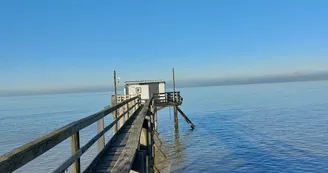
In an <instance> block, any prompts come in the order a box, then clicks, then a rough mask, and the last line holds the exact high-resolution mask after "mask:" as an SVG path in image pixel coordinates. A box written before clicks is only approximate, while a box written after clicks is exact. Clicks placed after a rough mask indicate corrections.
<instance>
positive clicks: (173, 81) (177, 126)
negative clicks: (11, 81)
mask: <svg viewBox="0 0 328 173" xmlns="http://www.w3.org/2000/svg"><path fill="white" fill-rule="evenodd" d="M172 87H173V104H174V106H173V108H174V129H179V119H178V110H177V107H176V103H175V100H176V98H175V76H174V68H172Z"/></svg>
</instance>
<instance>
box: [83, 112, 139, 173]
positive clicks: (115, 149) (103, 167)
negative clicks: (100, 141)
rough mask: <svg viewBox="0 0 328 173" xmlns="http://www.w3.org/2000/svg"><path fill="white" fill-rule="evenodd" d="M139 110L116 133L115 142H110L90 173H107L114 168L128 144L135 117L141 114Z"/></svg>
mask: <svg viewBox="0 0 328 173" xmlns="http://www.w3.org/2000/svg"><path fill="white" fill-rule="evenodd" d="M141 109H142V108H140V109H139V111H138V112H136V113H135V114H134V115H132V117H131V118H130V119H129V120H128V121H127V122H126V123H125V125H124V126H123V127H122V128H121V129H120V130H119V131H118V132H117V135H116V138H115V140H113V141H112V142H111V144H110V145H109V147H108V148H107V149H105V152H103V154H102V155H101V156H100V158H99V159H98V162H97V163H95V166H94V167H93V168H91V169H90V171H87V172H90V173H108V172H110V170H111V169H112V168H113V167H114V165H115V164H116V162H117V160H118V159H119V157H120V155H121V154H122V152H123V151H124V148H125V146H126V144H127V142H128V139H129V136H130V134H131V131H130V130H131V129H132V128H133V127H134V126H133V123H134V121H135V120H136V117H137V115H138V114H139V113H140V112H141Z"/></svg>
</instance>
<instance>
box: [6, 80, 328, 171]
mask: <svg viewBox="0 0 328 173" xmlns="http://www.w3.org/2000/svg"><path fill="white" fill-rule="evenodd" d="M180 91H181V94H182V95H183V97H184V103H183V105H182V106H181V109H182V110H183V111H184V112H185V113H186V114H187V115H188V116H189V118H190V119H191V120H192V121H193V123H194V124H195V125H196V128H195V129H194V130H193V131H191V130H190V129H189V127H188V125H187V124H186V123H185V122H184V120H183V119H181V118H180V121H179V127H180V130H179V132H178V133H175V132H174V130H173V115H172V110H170V109H164V110H161V111H160V112H159V133H160V139H161V140H162V142H163V146H162V149H163V150H164V152H165V153H166V154H167V156H168V158H169V160H170V163H171V166H170V170H171V172H195V173H196V172H323V173H324V172H328V125H327V124H328V82H303V83H281V84H258V85H239V86H219V87H203V88H182V89H180ZM109 102H110V93H81V94H59V95H39V96H22V97H3V98H0V154H3V153H5V152H8V151H9V150H11V149H14V148H15V147H17V146H20V145H22V144H24V143H26V142H28V141H30V140H33V139H35V138H36V137H39V136H42V135H45V134H47V133H49V132H51V131H52V130H55V129H56V128H58V127H60V126H63V125H65V124H67V123H69V122H72V121H74V120H77V119H79V118H82V117H85V116H86V115H89V114H91V113H94V112H96V111H98V110H101V109H102V108H103V107H104V106H106V105H107V104H109ZM105 121H106V123H107V124H108V123H109V122H110V121H111V119H110V117H109V118H108V119H106V120H105ZM94 134H96V126H95V125H93V126H90V127H89V128H87V129H84V130H83V131H82V132H81V135H82V137H81V141H82V144H85V143H86V141H87V140H88V139H90V138H91V137H92V135H94ZM110 136H111V134H110V133H109V134H107V136H106V137H107V138H106V140H108V139H109V138H110ZM68 146H69V143H68V141H65V142H64V143H63V144H60V145H59V146H57V147H55V148H54V149H52V150H51V151H50V152H49V153H47V154H45V155H42V156H41V157H39V158H38V159H36V160H34V161H33V162H31V163H30V164H27V165H26V166H24V167H22V168H21V169H19V170H18V171H17V172H50V170H52V169H54V168H55V167H56V166H58V165H59V164H60V163H61V162H62V161H64V160H62V159H63V158H67V157H68V156H69V147H68ZM95 154H96V148H95V146H93V147H92V148H91V149H90V151H88V152H87V153H86V155H85V156H83V157H82V164H83V165H84V164H87V163H89V162H90V160H91V158H92V157H94V156H95ZM40 165H43V166H42V167H41V166H40ZM0 172H1V171H0Z"/></svg>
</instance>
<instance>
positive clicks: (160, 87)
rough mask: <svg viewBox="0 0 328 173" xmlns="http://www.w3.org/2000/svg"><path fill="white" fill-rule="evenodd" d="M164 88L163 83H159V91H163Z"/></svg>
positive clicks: (164, 90)
mask: <svg viewBox="0 0 328 173" xmlns="http://www.w3.org/2000/svg"><path fill="white" fill-rule="evenodd" d="M165 92H166V89H165V83H160V84H159V93H165Z"/></svg>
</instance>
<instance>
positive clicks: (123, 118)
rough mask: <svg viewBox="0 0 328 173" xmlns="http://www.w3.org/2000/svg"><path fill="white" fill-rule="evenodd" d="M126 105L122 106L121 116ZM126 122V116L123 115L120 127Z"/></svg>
mask: <svg viewBox="0 0 328 173" xmlns="http://www.w3.org/2000/svg"><path fill="white" fill-rule="evenodd" d="M124 107H125V106H122V107H120V113H119V116H121V115H122V114H123V113H124ZM124 123H125V117H124V116H123V117H121V119H120V128H121V127H122V126H123V125H124Z"/></svg>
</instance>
